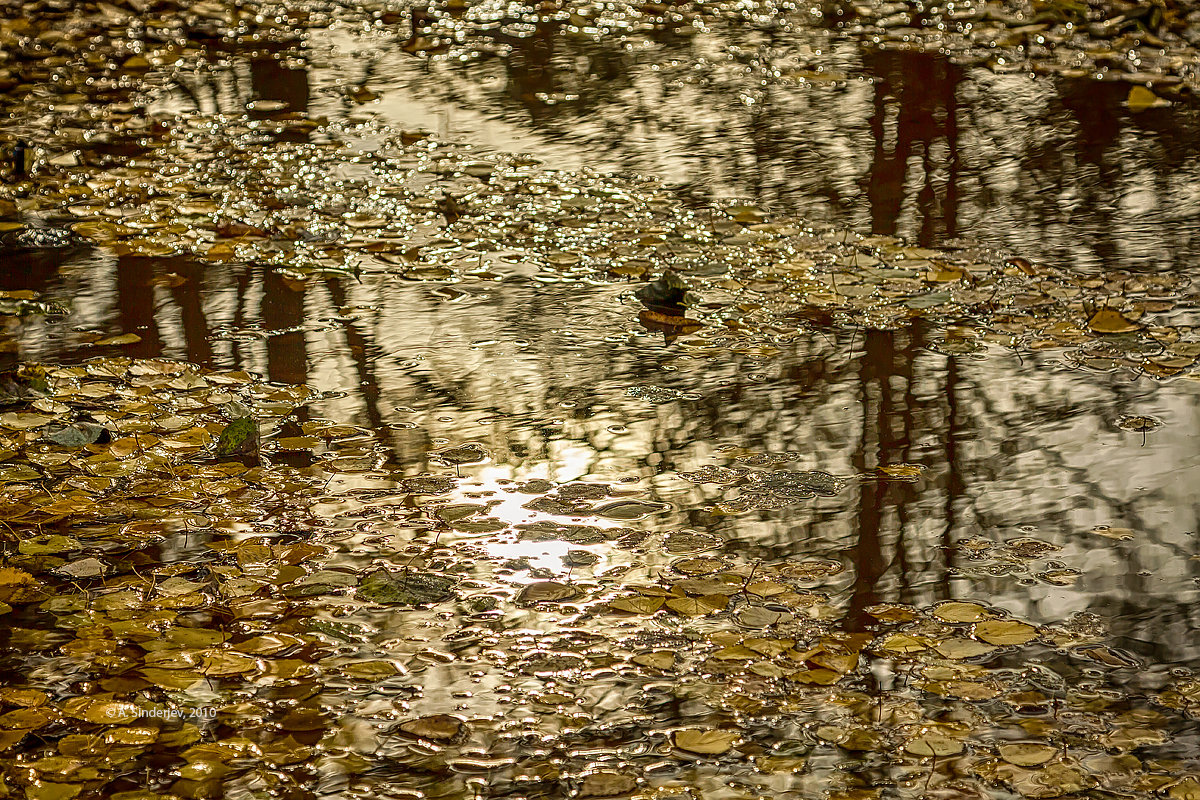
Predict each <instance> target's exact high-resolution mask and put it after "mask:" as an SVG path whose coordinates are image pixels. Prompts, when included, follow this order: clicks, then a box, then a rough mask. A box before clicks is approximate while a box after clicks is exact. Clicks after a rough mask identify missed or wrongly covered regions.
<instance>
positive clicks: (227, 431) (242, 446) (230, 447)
mask: <svg viewBox="0 0 1200 800" xmlns="http://www.w3.org/2000/svg"><path fill="white" fill-rule="evenodd" d="M257 452H258V423H256V422H255V421H254V419H253V418H251V417H242V418H240V419H235V420H234V421H233V422H231V423H229V424H228V425H226V426H225V427H224V428H223V429H222V430H221V435H220V437H219V438H218V439H217V445H216V449H215V451H214V453H215V455H216V456H217V457H218V458H222V457H227V456H234V455H245V454H256V453H257Z"/></svg>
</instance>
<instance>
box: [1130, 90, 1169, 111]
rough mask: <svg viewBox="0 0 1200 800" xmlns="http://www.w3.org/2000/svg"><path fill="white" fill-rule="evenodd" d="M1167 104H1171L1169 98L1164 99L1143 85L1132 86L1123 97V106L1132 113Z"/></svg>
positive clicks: (1162, 106)
mask: <svg viewBox="0 0 1200 800" xmlns="http://www.w3.org/2000/svg"><path fill="white" fill-rule="evenodd" d="M1169 105H1171V101H1170V100H1164V99H1163V98H1161V97H1159V96H1158V95H1156V94H1155V93H1154V92H1152V91H1150V90H1149V89H1147V88H1146V87H1145V86H1134V87H1132V88H1131V89H1130V90H1129V96H1128V97H1126V98H1125V107H1126V108H1128V109H1129V110H1130V111H1132V112H1134V113H1137V112H1139V111H1145V110H1146V109H1149V108H1164V107H1166V106H1169Z"/></svg>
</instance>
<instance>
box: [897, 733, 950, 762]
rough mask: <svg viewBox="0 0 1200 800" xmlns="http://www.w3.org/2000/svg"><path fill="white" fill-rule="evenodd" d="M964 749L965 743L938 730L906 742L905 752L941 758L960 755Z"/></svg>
mask: <svg viewBox="0 0 1200 800" xmlns="http://www.w3.org/2000/svg"><path fill="white" fill-rule="evenodd" d="M964 749H965V748H964V745H963V743H962V742H961V741H959V740H958V739H954V738H952V737H950V736H946V735H945V734H942V733H938V732H936V731H927V732H925V733H922V734H921V735H919V736H917V737H915V738H912V739H909V740H908V741H907V742H905V743H904V750H905V752H907V753H912V754H913V755H914V756H934V757H936V758H941V757H943V756H954V755H958V754H959V753H961V752H962V751H963V750H964Z"/></svg>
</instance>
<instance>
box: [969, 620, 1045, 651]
mask: <svg viewBox="0 0 1200 800" xmlns="http://www.w3.org/2000/svg"><path fill="white" fill-rule="evenodd" d="M975 636H976V637H978V638H980V639H982V640H983V641H985V642H987V643H988V644H994V645H996V646H997V647H1005V646H1008V645H1020V644H1025V643H1026V642H1029V641H1032V640H1033V639H1035V638H1037V628H1035V627H1033V626H1032V625H1029V624H1026V623H1024V622H1018V621H1017V620H1012V619H994V620H988V621H986V622H980V623H979V624H977V625H976V626H975Z"/></svg>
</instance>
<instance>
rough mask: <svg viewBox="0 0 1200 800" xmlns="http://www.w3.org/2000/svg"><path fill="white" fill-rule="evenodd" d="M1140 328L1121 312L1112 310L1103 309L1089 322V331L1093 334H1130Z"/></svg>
mask: <svg viewBox="0 0 1200 800" xmlns="http://www.w3.org/2000/svg"><path fill="white" fill-rule="evenodd" d="M1140 328H1141V326H1140V325H1138V324H1137V323H1136V322H1131V321H1130V320H1129V319H1127V318H1126V317H1125V315H1124V314H1122V313H1121V312H1120V311H1117V310H1115V309H1112V308H1102V309H1100V310H1099V311H1097V312H1096V313H1095V314H1093V315H1092V318H1091V319H1089V320H1088V329H1090V330H1091V332H1092V333H1129V332H1131V331H1136V330H1139V329H1140Z"/></svg>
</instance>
